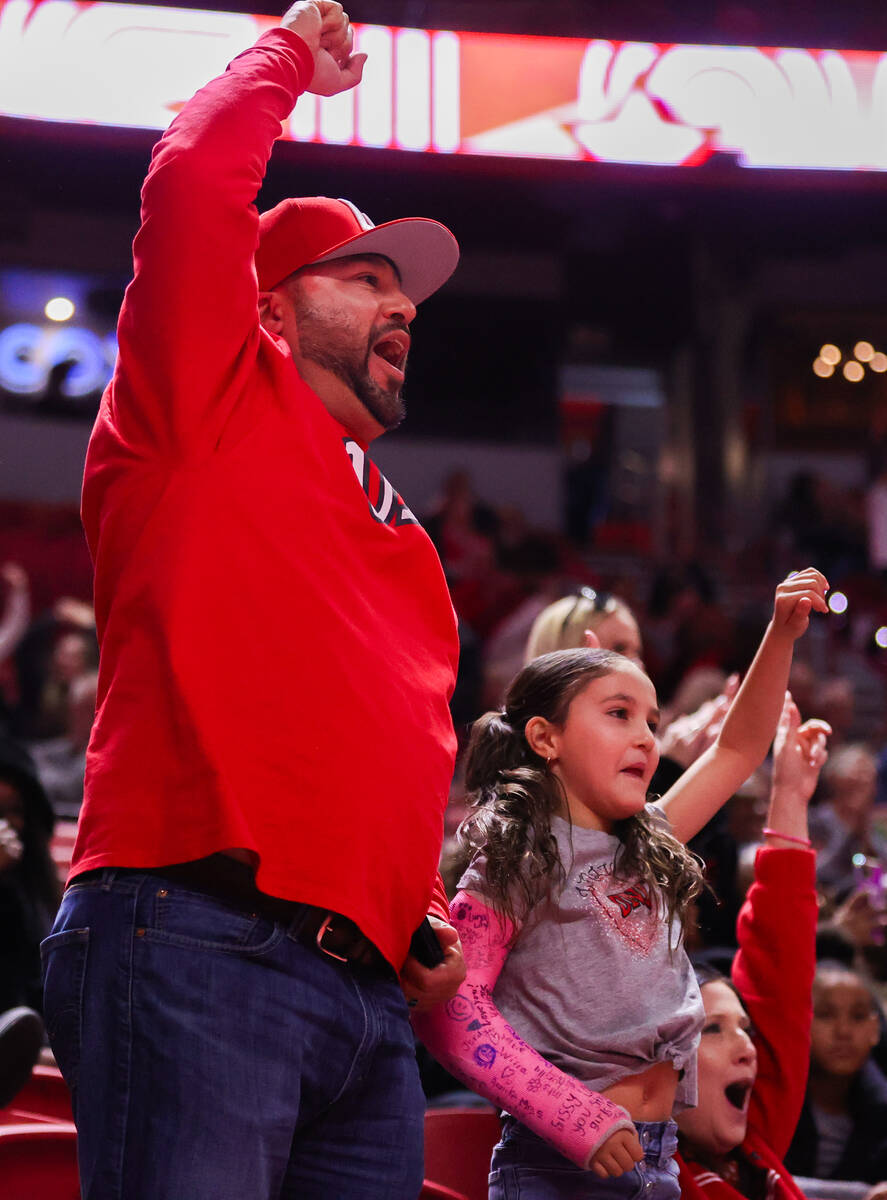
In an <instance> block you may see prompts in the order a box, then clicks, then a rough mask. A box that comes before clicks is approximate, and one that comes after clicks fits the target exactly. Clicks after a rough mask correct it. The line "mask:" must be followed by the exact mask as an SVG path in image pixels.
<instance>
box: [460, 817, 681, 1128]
mask: <svg viewBox="0 0 887 1200" xmlns="http://www.w3.org/2000/svg"><path fill="white" fill-rule="evenodd" d="M646 811H647V813H648V814H649V815H650V816H653V817H654V819H656V820H657V821H659V822H662V823H663V824H664V825H665V827H666V828H670V827H669V826H668V821H667V818H666V817H665V815H664V813H663V812H662V810H661V809H659V808H656V807H654V806H653V805H647V809H646ZM552 832H553V833H554V836H555V838H556V839H557V846H558V853H559V854H560V857H561V862H562V863H563V865H564V870H565V872H566V882H565V883H564V884H563V887H560V888H558V887H555V888H553V889H552V895H551V896H549V897H548V899H546V900H544V901H542V902H541V903H540V904H538V905H537V906H536V907H535V908H534V909H533V911H532V913H531V915H530V916H529V917H528V919H527V920H526V921H525V923H524V925H523V927H522V929H521V931H520V933H519V934H518V937H517V940H516V941H515V943H514V945H513V947H512V948H511V950H510V951H509V954H508V957H507V958H506V960H505V964H504V966H503V967H502V972H501V974H500V975H499V979H498V981H497V983H496V986H495V989H494V991H493V1000H494V1002H495V1004H496V1006H497V1008H498V1009H499V1011H500V1012H501V1013H502V1015H503V1016H504V1017H505V1019H506V1020H507V1021H508V1023H509V1024H510V1025H511V1026H512V1027H513V1028H514V1030H515V1032H516V1033H517V1034H519V1036H520V1037H521V1038H523V1040H524V1041H526V1042H527V1043H528V1044H529V1045H531V1046H532V1047H533V1048H534V1049H535V1050H538V1052H539V1053H540V1054H541V1055H542V1056H543V1058H546V1059H547V1060H548V1061H549V1062H551V1063H554V1065H555V1066H557V1067H560V1068H561V1070H563V1071H566V1072H567V1073H568V1074H570V1075H572V1076H574V1077H575V1078H576V1079H581V1080H582V1082H583V1083H585V1084H587V1086H588V1087H590V1088H591V1089H592V1090H593V1091H596V1092H603V1091H605V1090H606V1089H607V1088H608V1087H611V1086H612V1085H613V1084H614V1083H617V1082H618V1081H619V1080H620V1079H623V1078H624V1077H625V1076H627V1075H634V1074H637V1073H638V1072H640V1071H643V1070H646V1069H647V1068H648V1067H650V1066H652V1065H653V1064H655V1063H661V1062H671V1063H673V1064H674V1066H675V1067H676V1068H677V1069H678V1070H680V1071H682V1072H683V1074H682V1076H681V1079H680V1082H679V1083H678V1090H677V1096H676V1103H675V1108H676V1110H680V1109H682V1108H689V1107H692V1106H693V1105H694V1104H695V1103H696V1050H697V1047H698V1044H699V1034H700V1031H701V1029H702V1025H703V1020H704V1012H703V1008H702V997H701V995H700V993H699V986H698V984H697V982H696V977H695V975H694V973H693V969H692V967H691V966H690V961H689V959H688V958H687V955H686V952H685V951H684V949H683V945H682V944H681V939H680V929H679V926H677V925H676V924H675V925H674V926H673V927H672V928H669V926H668V924H667V922H666V915H665V910H664V906H663V905H662V903H661V901H660V900H659V899H658V898H657V897H656V896H655V895H651V894H650V891H649V889H648V888H647V887H646V886H645V885H644V884H640V883H637V882H633V881H632V880H624V879H621V878H618V877H617V876H616V875H615V874H614V869H613V863H614V859H615V857H616V852H617V850H618V849H619V846H620V842H619V839H618V838H617V837H615V836H613V835H611V834H608V833H603V832H601V831H599V830H596V829H580V828H578V827H576V826H575V825H570V824H569V823H568V822H567V821H565V820H563V819H562V818H561V817H554V818H553V819H552ZM485 867H486V860H485V858H484V856H483V854H482V853H480V854H478V855H476V856H475V858H474V859H473V861H472V863H471V865H470V866H469V868H468V870H467V871H466V872H465V874H464V875H463V876H462V878H461V879H460V881H459V888H460V890H465V891H471V892H476V893H477V894H478V895H480V896H485V895H487V884H486V871H485ZM669 939H671V949H669Z"/></svg>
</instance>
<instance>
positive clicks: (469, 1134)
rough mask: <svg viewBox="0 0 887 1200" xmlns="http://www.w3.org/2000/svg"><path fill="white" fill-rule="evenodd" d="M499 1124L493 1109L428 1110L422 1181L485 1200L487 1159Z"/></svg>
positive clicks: (472, 1199) (469, 1198) (494, 1142)
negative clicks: (431, 1182)
mask: <svg viewBox="0 0 887 1200" xmlns="http://www.w3.org/2000/svg"><path fill="white" fill-rule="evenodd" d="M499 1132H500V1124H499V1118H498V1116H497V1115H496V1112H495V1110H494V1109H492V1108H429V1109H427V1110H426V1113H425V1178H426V1179H433V1180H434V1182H435V1183H440V1184H443V1185H444V1186H445V1187H448V1188H452V1189H453V1190H454V1191H456V1192H457V1193H461V1194H462V1195H464V1196H465V1197H466V1200H487V1191H488V1189H487V1176H488V1175H489V1173H490V1155H491V1153H492V1150H493V1147H494V1146H495V1144H496V1142H498V1140H499Z"/></svg>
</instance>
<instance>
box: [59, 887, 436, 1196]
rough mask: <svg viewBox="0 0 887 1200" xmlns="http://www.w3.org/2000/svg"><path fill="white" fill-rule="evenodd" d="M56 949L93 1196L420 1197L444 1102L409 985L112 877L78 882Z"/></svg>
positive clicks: (269, 924) (269, 928) (66, 1063)
mask: <svg viewBox="0 0 887 1200" xmlns="http://www.w3.org/2000/svg"><path fill="white" fill-rule="evenodd" d="M42 954H43V963H44V979H45V1012H46V1024H47V1029H48V1032H49V1038H50V1043H51V1045H52V1049H53V1051H54V1053H55V1056H56V1059H57V1060H58V1064H59V1066H60V1068H61V1070H62V1073H63V1074H64V1076H65V1079H66V1080H67V1082H68V1085H69V1087H70V1089H71V1094H72V1097H73V1104H74V1117H75V1120H76V1122H77V1129H78V1157H79V1162H80V1179H81V1188H82V1194H83V1200H278V1198H279V1200H295V1198H296V1197H298V1198H299V1200H401V1198H402V1200H415V1197H416V1196H417V1195H418V1193H419V1189H420V1187H421V1184H422V1127H423V1113H424V1107H425V1105H424V1100H423V1097H422V1091H421V1088H420V1085H419V1077H418V1071H417V1068H416V1060H415V1052H414V1049H413V1038H412V1034H411V1031H410V1024H409V1020H408V1010H407V1006H406V1002H405V1000H404V997H403V994H402V992H401V990H400V987H399V985H398V983H397V979H396V977H395V974H394V972H393V971H390V972H380V971H379V970H376V971H372V970H369V969H367V968H362V967H358V966H354V965H353V964H343V963H340V962H336V961H334V960H333V959H330V958H327V957H325V956H324V955H322V954H321V953H320V952H318V951H315V950H312V949H309V948H308V947H307V946H303V945H302V944H300V943H299V942H298V941H296V939H295V937H294V936H293V931H292V929H291V928H288V927H287V926H286V925H285V924H281V923H275V922H273V921H270V920H266V919H264V918H261V917H257V916H256V915H255V914H251V913H248V912H243V911H240V910H238V909H236V908H233V907H231V906H229V905H227V904H225V903H222V902H220V901H218V900H215V899H212V898H210V897H209V896H206V895H203V894H201V893H198V892H194V891H191V890H188V889H187V888H183V887H178V886H176V885H174V884H173V883H171V882H169V881H165V880H164V879H162V878H161V877H160V876H157V875H152V874H150V873H141V872H139V873H128V872H127V873H117V872H115V871H114V870H113V869H109V870H107V871H105V872H103V873H102V875H101V876H99V877H96V878H92V879H90V880H88V881H86V882H84V883H81V884H78V883H77V882H76V880H75V882H74V883H73V885H72V886H71V887H69V888H68V891H67V892H66V893H65V897H64V899H63V901H62V906H61V908H60V910H59V914H58V917H57V918H56V922H55V925H54V927H53V931H52V933H51V934H50V936H49V937H48V938H47V939H46V941H45V942H44V943H43V946H42Z"/></svg>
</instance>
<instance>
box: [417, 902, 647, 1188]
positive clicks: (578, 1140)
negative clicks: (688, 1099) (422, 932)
mask: <svg viewBox="0 0 887 1200" xmlns="http://www.w3.org/2000/svg"><path fill="white" fill-rule="evenodd" d="M450 920H451V922H452V924H453V926H454V927H455V928H456V930H457V931H458V933H459V937H460V938H461V941H462V947H463V952H464V955H465V965H466V969H467V975H466V978H465V982H464V984H463V985H462V987H461V988H460V989H459V991H458V992H457V993H456V995H455V996H454V997H453V998H452V999H451V1000H450V1001H449V1003H448V1004H446V1005H441V1006H439V1007H438V1008H435V1009H432V1010H431V1011H429V1012H426V1013H421V1014H419V1015H417V1016H415V1017H414V1019H413V1023H414V1026H415V1029H416V1033H417V1034H418V1036H419V1037H420V1038H421V1039H422V1041H423V1042H424V1043H425V1045H426V1046H427V1047H428V1049H429V1050H430V1051H431V1053H432V1054H433V1055H434V1057H435V1058H436V1059H437V1060H438V1061H439V1062H440V1063H441V1064H442V1065H443V1066H444V1067H446V1069H447V1070H448V1071H450V1072H451V1073H452V1074H453V1075H455V1076H456V1077H457V1078H459V1079H461V1080H462V1081H463V1083H465V1084H466V1085H467V1086H468V1087H470V1088H471V1089H472V1090H473V1091H475V1092H478V1093H479V1094H480V1095H481V1096H484V1097H486V1099H487V1100H490V1101H492V1103H493V1104H496V1105H499V1106H500V1107H501V1108H504V1109H506V1110H507V1111H508V1112H509V1113H511V1114H512V1115H513V1116H515V1117H517V1119H518V1120H519V1121H521V1122H522V1123H523V1124H524V1125H526V1126H527V1127H528V1128H529V1129H532V1130H533V1132H534V1133H537V1134H538V1135H539V1136H540V1137H542V1138H545V1140H546V1141H547V1142H550V1143H551V1145H553V1146H554V1147H555V1148H556V1149H557V1150H559V1151H560V1153H561V1154H563V1155H564V1156H565V1157H566V1158H568V1159H570V1161H571V1162H574V1163H576V1164H577V1165H578V1166H580V1167H585V1168H590V1169H592V1170H594V1171H595V1173H596V1174H598V1175H600V1176H601V1177H602V1178H604V1177H607V1176H611V1175H620V1174H622V1173H623V1172H624V1171H625V1170H629V1169H630V1168H631V1167H632V1166H633V1165H634V1163H635V1162H636V1161H638V1159H639V1158H640V1157H641V1154H640V1145H639V1143H638V1139H637V1135H636V1133H635V1129H634V1124H633V1123H632V1120H631V1118H630V1117H629V1115H628V1113H627V1112H626V1111H625V1109H624V1108H620V1107H619V1105H617V1104H612V1103H611V1102H610V1101H609V1100H607V1099H606V1098H605V1097H603V1096H601V1095H600V1094H599V1093H598V1092H593V1091H591V1090H590V1089H589V1088H587V1087H585V1085H584V1084H582V1083H580V1082H579V1081H578V1080H576V1079H573V1078H572V1077H571V1076H570V1075H567V1074H566V1073H565V1072H564V1071H561V1070H559V1069H558V1068H557V1067H555V1066H552V1064H551V1063H550V1062H547V1061H546V1060H545V1059H544V1058H543V1057H542V1056H541V1054H538V1053H537V1052H536V1051H535V1050H534V1049H533V1048H532V1047H531V1046H528V1045H527V1043H526V1042H524V1041H523V1040H522V1039H521V1038H520V1037H518V1035H517V1034H516V1033H515V1031H514V1029H512V1027H511V1026H510V1025H509V1024H508V1022H507V1021H506V1020H505V1018H504V1017H503V1016H502V1014H501V1013H500V1012H499V1010H498V1009H497V1008H496V1005H495V1004H494V1003H493V998H492V997H493V988H494V987H495V985H496V980H497V979H498V978H499V973H500V972H501V970H502V966H503V964H504V963H505V960H506V958H507V957H508V947H509V944H510V942H511V935H512V933H513V927H512V926H511V925H510V923H509V922H507V921H503V920H502V919H500V917H499V916H498V915H497V914H496V912H494V910H493V909H491V908H489V907H488V906H487V905H486V904H485V903H484V901H483V900H482V899H481V898H480V897H479V896H475V895H473V894H472V893H470V892H460V893H459V894H458V895H457V896H456V898H455V899H454V900H453V904H452V907H451V910H450ZM614 1135H615V1136H614ZM611 1139H613V1141H612V1142H611V1144H610V1145H609V1146H607V1145H605V1143H608V1142H610V1140H611Z"/></svg>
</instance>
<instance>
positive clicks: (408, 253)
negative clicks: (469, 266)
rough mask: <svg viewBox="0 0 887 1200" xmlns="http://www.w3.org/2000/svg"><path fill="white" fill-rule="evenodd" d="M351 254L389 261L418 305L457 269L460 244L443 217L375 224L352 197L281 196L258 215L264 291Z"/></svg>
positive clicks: (259, 273) (258, 261) (258, 255)
mask: <svg viewBox="0 0 887 1200" xmlns="http://www.w3.org/2000/svg"><path fill="white" fill-rule="evenodd" d="M352 254H382V255H384V257H385V258H388V259H390V260H391V261H392V262H393V263H394V265H395V267H396V268H397V271H398V274H399V275H400V285H401V287H402V288H403V290H404V293H405V295H407V296H409V298H410V299H411V300H412V301H413V303H414V304H419V303H420V302H421V301H422V300H425V299H427V297H428V296H430V295H431V294H432V292H436V291H437V289H438V288H439V287H441V286H442V285H443V284H444V283H446V281H447V280H448V279H449V277H450V276H451V275H452V273H453V271H455V269H456V263H457V262H458V261H459V243H458V242H457V241H456V239H455V238H454V237H453V235H452V234H451V233H450V231H449V229H447V227H446V226H445V225H441V224H440V222H439V221H431V220H428V219H427V218H426V217H403V218H401V219H400V220H398V221H387V222H386V223H385V224H384V225H374V224H373V223H372V221H371V220H370V219H369V217H368V216H367V215H366V214H365V213H362V212H361V211H360V209H358V208H356V207H355V206H354V205H353V204H352V203H351V201H350V200H331V199H330V198H329V197H328V196H303V197H298V198H296V199H292V200H282V201H281V202H280V204H278V205H275V207H274V208H271V209H269V210H268V212H265V213H262V215H261V217H260V218H259V246H258V249H257V250H256V274H257V276H258V279H259V290H260V291H262V292H267V291H269V290H270V289H271V288H273V287H275V286H276V285H277V284H278V283H280V281H281V280H282V279H286V277H287V275H291V274H292V273H293V271H298V270H299V268H300V267H307V266H313V265H314V264H315V263H322V262H330V261H331V260H332V259H335V258H347V257H348V256H349V255H352Z"/></svg>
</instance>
